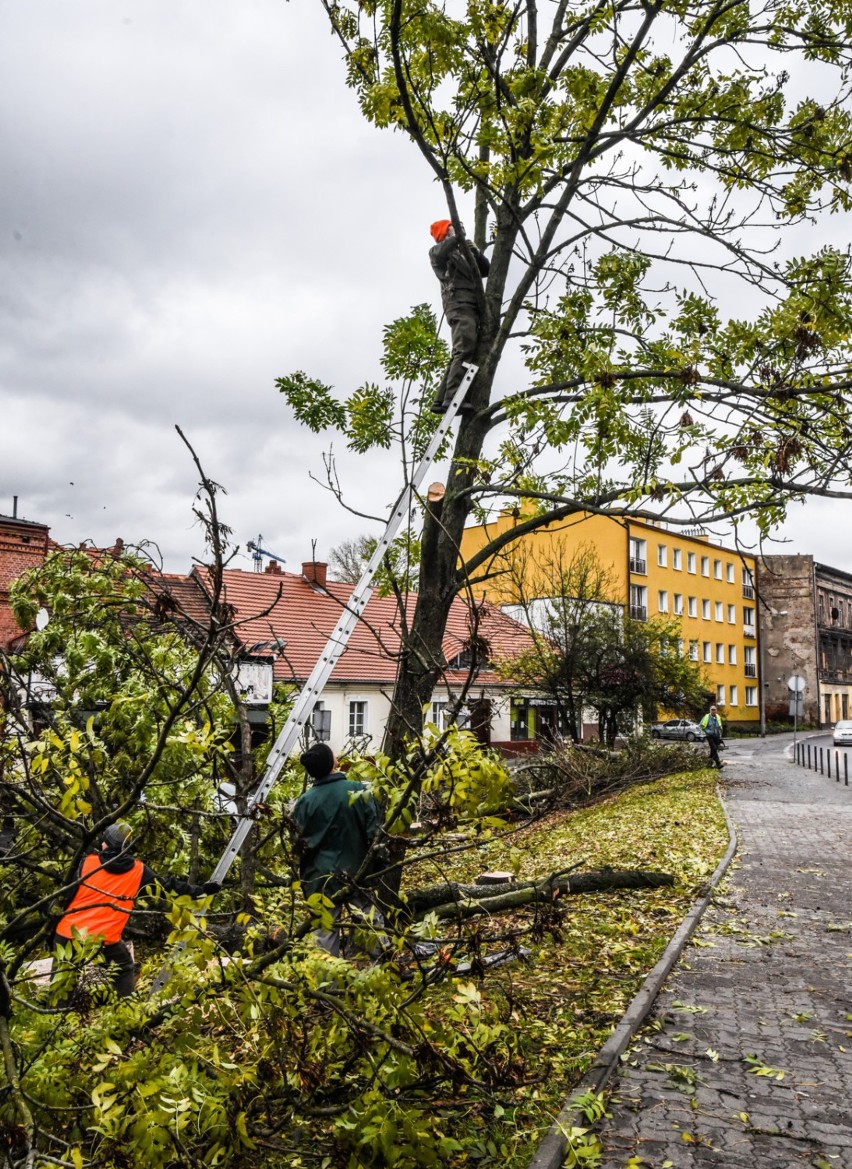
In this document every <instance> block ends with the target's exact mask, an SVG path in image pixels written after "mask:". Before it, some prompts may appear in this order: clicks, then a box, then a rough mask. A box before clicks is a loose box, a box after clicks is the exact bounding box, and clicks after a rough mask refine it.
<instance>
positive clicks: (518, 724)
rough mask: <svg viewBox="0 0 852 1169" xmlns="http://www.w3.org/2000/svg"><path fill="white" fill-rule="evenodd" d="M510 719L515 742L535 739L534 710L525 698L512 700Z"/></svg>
mask: <svg viewBox="0 0 852 1169" xmlns="http://www.w3.org/2000/svg"><path fill="white" fill-rule="evenodd" d="M432 705H433V707H434V706H435V703H432ZM509 718H510V720H511V723H510V731H509V734H510V736H511V738H512V741H513V742H518V741H519V740H530V739H534V738H535V730H534V725H533V721H534V718H535V715H534V713H533V708H532V707H531V706H530V705H529V704H528V702H527V700H526V699H525V698H521V699H514V698H513V699H512V702H511V706H510V708H509Z"/></svg>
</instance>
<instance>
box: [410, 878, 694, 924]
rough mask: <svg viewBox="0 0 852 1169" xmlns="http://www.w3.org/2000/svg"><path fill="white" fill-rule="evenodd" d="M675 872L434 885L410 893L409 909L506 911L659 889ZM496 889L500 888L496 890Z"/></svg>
mask: <svg viewBox="0 0 852 1169" xmlns="http://www.w3.org/2000/svg"><path fill="white" fill-rule="evenodd" d="M673 884H674V877H673V876H672V875H671V873H659V872H655V871H653V870H648V869H592V870H589V871H588V872H585V873H574V874H573V875H571V876H568V875H566V874H552V875H550V876H548V877H544V878H540V879H539V880H537V881H513V882H507V884H506V885H504V886H502V887H501V886H497V885H462V884H455V883H451V884H443V885H433V886H431V887H429V888H428V889H418V890H416V891H415V892H414V893H411V894H409V898H408V904H409V909H410V910H411V912H412V914H413V916H414V917H416V918H420V917H425V916H426V914H427V913H434V914H435V915H436V916H437V917H439V918H448V917H456V918H459V917H474V916H476V915H477V914H492V913H502V912H504V911H506V910H508V909H517V908H518V907H520V906H522V905H529V904H531V903H532V902H534V901H546V900H551V899H552V898H553V897H557V896H569V895H571V894H575V893H600V892H604V891H606V890H608V889H657V888H660V887H661V886H663V885H673ZM495 890H500V891H499V892H495Z"/></svg>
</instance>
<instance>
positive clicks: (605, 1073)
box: [527, 792, 737, 1169]
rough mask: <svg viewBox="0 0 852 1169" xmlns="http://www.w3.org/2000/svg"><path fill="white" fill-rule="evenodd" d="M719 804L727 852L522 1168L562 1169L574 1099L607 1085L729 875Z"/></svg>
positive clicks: (730, 854)
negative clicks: (721, 883) (716, 892)
mask: <svg viewBox="0 0 852 1169" xmlns="http://www.w3.org/2000/svg"><path fill="white" fill-rule="evenodd" d="M719 802H720V803H721V805H722V811H723V812H724V815H725V823H726V824H727V826H728V848H727V850H726V852H725V855H724V856H723V857H722V859H721V860H720V861H719V863H718V865H717V866H716V869H715V871H714V873H713V876H712V877H711V878H710V880H709V881H708V882H707V885H706V886H705V891H704V893H702V895H701V896H700V897H699V899H698V900H697V901H696V902H695V904H694V905H693V906H692V908H691V909H690V911H689V913H688V914H687V915H686V917H685V918H684V919H683V921H682V922H681V924H680V926H679V927H678V929H677V931H676V932H675V934H674V936H673V937H672V940H671V941H670V942H669V944H668V946H666V949H665V951H664V952H663V954H662V956H661V957H660V959H659V961H658V962H657V964H656V966H654V968H653V969H652V970H651V971H650V973H649V974H648V976H647V977H646V979H645V981H644V982H643V984H642V986H641V987H640V989H639V990H638V991H637V993H636V995H635V996H634V998H633V1000H632V1002H631V1003H630V1005H629V1006H628V1008H627V1010H626V1011H625V1012H624V1015H623V1016H622V1018H621V1022H620V1023H619V1024H618V1026H617V1027H616V1029H615V1030H614V1031H613V1033H612V1035H610V1037H609V1039H608V1040H607V1041H606V1043H605V1044H604V1045H603V1047H602V1048H601V1049H600V1051H599V1052H598V1054H597V1055H596V1056H595V1058H594V1060H593V1061H592V1063H591V1065H590V1067H589V1069H588V1071H587V1072H586V1074H585V1075H584V1076H583V1078H582V1080H580V1082H579V1084H577V1085H576V1086H575V1087H574V1088H573V1089H572V1091H571V1095H570V1096H569V1097H568V1098H567V1099H566V1101H565V1104H564V1105H563V1107H562V1111H561V1112H560V1113H559V1115H558V1116H557V1117H556V1119H555V1120H554V1122H553V1124H552V1125H551V1127H550V1130H549V1131H548V1133H547V1136H545V1138H544V1139H543V1140H542V1142H541V1144H540V1145H539V1146H538V1149H537V1150H536V1152H535V1154H534V1155H533V1158H532V1160H531V1161H530V1162H529V1164H528V1166H527V1169H561V1166H562V1164H563V1162H564V1160H565V1154H566V1152H567V1151H568V1139H567V1137H566V1136H565V1133H566V1132H568V1131H569V1130H570V1129H572V1128H585V1129H588V1128H589V1121H588V1120H587V1119H586V1117H585V1116H584V1114H583V1113H582V1112H581V1111H580V1110H579V1109H578V1108H576V1107H575V1105H574V1103H573V1101H574V1100H575V1099H576V1097H577V1096H581V1095H583V1094H585V1093H586V1092H600V1091H602V1090H603V1088H604V1087H605V1086H606V1083H607V1081H608V1080H609V1078H610V1076H611V1075H612V1073H613V1072H614V1071H615V1069H616V1067H617V1066H618V1062H619V1060H620V1058H621V1056H622V1055H623V1054H624V1052H625V1051H626V1050H627V1047H628V1045H629V1043H630V1041H631V1039H632V1038H633V1036H634V1035H635V1034H636V1032H637V1031H638V1029H639V1028H640V1027H641V1025H642V1024H643V1023H644V1021H645V1019H646V1018H647V1016H648V1014H649V1012H650V1010H651V1007H652V1006H653V1005H654V1000H655V999H656V997H657V995H658V994H659V992H660V988H661V987H662V985H663V983H664V982H665V980H666V979H667V978H668V976H669V974H670V973H671V971H672V969H673V967H674V965H675V963H676V962H677V960H678V959H679V958H680V956H681V954H682V953H683V951H684V949H685V947H686V944H687V942H688V941H689V939H690V938H691V937H692V935H693V934H694V933H695V929H696V927H697V925H698V923H699V921H700V920H701V918H702V917H703V916H704V912H705V910H706V909H707V906H708V905H709V904H710V901H711V899H712V897H713V892H714V890H715V889H716V886H717V885H718V884H719V882H720V881H721V879H722V877H724V875H725V873H726V872H727V871H728V866H729V865H730V863H731V861H732V860H733V858H734V854H735V853H736V851H737V833H736V829H735V828H734V825H733V821H732V820H731V817H730V813H729V812H728V808H727V805H726V804H725V801H724V799H723V798H722V793H721V792H719Z"/></svg>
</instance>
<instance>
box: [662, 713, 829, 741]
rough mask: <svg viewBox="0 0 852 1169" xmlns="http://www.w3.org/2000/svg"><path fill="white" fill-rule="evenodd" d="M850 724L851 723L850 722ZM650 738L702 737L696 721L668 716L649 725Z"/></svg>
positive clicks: (691, 738) (690, 738) (689, 738)
mask: <svg viewBox="0 0 852 1169" xmlns="http://www.w3.org/2000/svg"><path fill="white" fill-rule="evenodd" d="M850 726H852V723H850ZM651 738H652V739H686V740H687V741H688V742H690V743H694V742H696V741H697V740H698V739H703V738H704V732H703V731H702V729H701V727H700V726H699V725H698V723H694V722H692V720H691V719H688V718H670V719H669V720H668V722H664V723H655V724H654V726H652V727H651Z"/></svg>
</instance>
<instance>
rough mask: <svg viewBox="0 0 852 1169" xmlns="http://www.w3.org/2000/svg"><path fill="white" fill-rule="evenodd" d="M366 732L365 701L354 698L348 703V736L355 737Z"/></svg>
mask: <svg viewBox="0 0 852 1169" xmlns="http://www.w3.org/2000/svg"><path fill="white" fill-rule="evenodd" d="M366 733H367V703H366V701H364V700H363V699H360V698H359V699H356V700H355V701H353V702H350V703H349V738H350V739H357V738H360V737H361V736H362V735H366Z"/></svg>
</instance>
